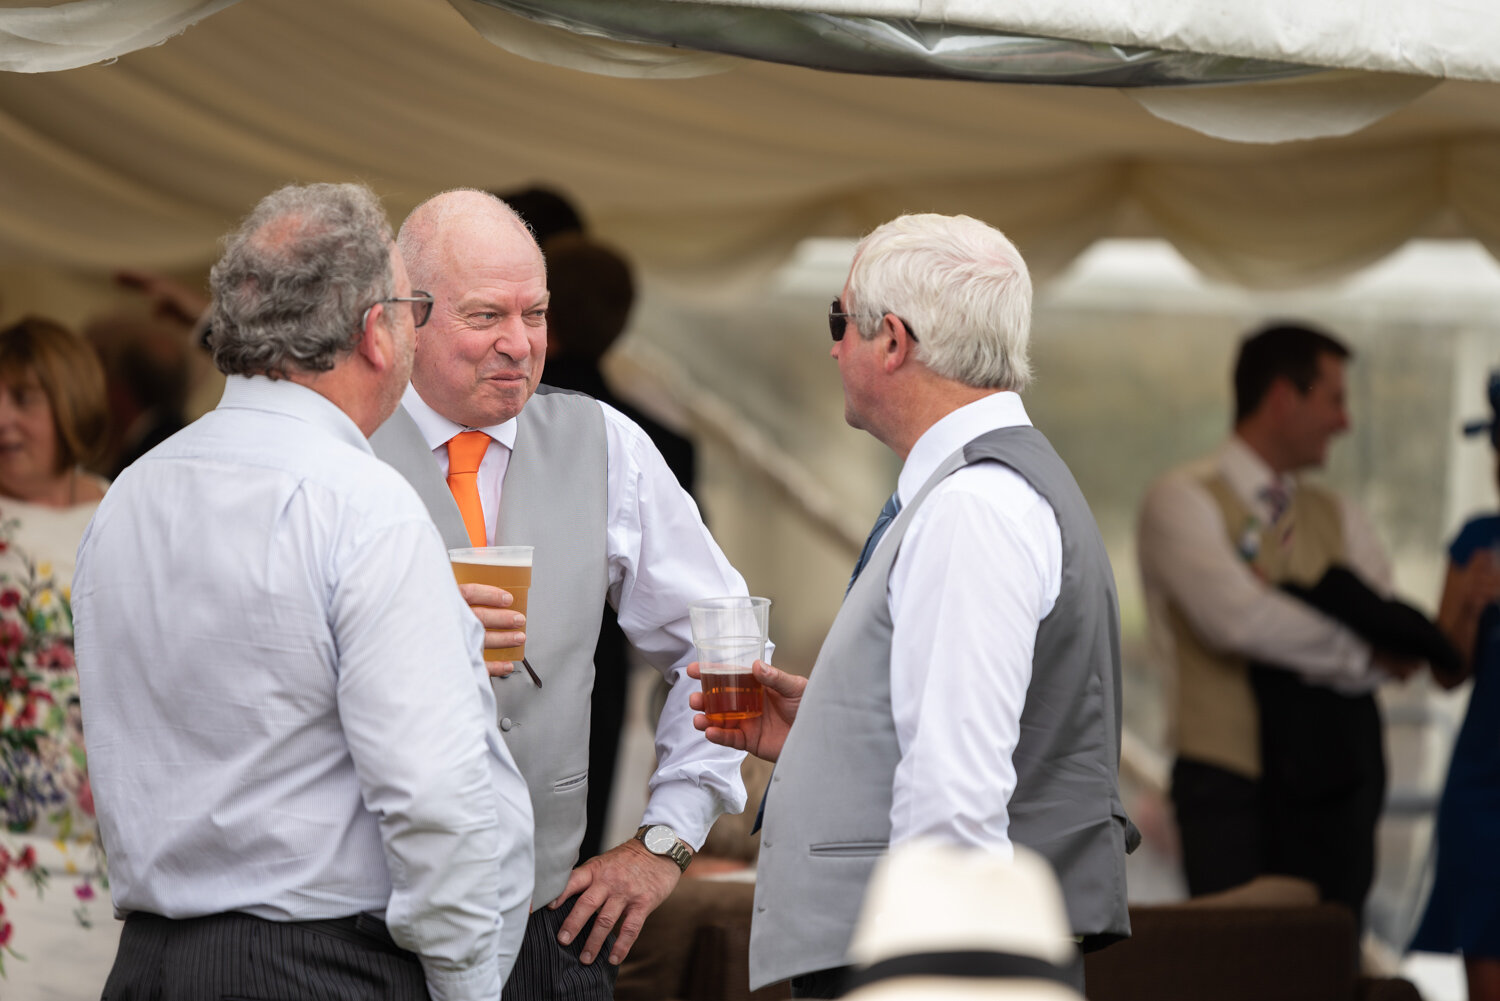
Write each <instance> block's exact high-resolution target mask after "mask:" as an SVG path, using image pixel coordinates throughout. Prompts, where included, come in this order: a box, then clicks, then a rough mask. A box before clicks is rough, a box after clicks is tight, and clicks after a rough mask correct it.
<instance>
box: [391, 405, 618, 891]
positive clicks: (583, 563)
mask: <svg viewBox="0 0 1500 1001" xmlns="http://www.w3.org/2000/svg"><path fill="white" fill-rule="evenodd" d="M370 444H371V445H372V446H373V447H374V449H375V454H376V455H377V456H379V457H380V458H382V459H384V460H385V461H386V462H388V463H390V464H391V465H392V466H394V467H395V468H396V469H397V471H398V472H400V473H401V474H402V475H403V476H405V477H406V478H407V480H409V481H410V482H411V484H412V486H414V487H415V488H416V490H417V494H418V495H419V496H420V497H421V498H422V501H423V503H424V504H426V505H427V510H428V512H429V513H430V514H431V515H432V520H433V522H434V523H435V524H436V525H437V527H438V530H439V531H440V532H441V533H442V535H443V541H444V542H446V543H447V544H448V546H449V547H450V548H455V549H456V548H463V547H466V546H468V545H469V537H468V533H467V532H466V531H465V530H464V524H463V518H462V516H460V515H459V513H458V505H457V504H456V503H455V502H454V500H453V495H452V494H451V493H450V492H449V490H448V484H447V481H446V480H445V479H444V477H443V476H442V474H441V473H440V472H439V469H438V465H437V463H436V462H435V461H434V460H433V457H432V450H431V449H429V448H428V447H427V443H426V441H425V440H423V438H422V433H421V431H419V430H418V429H417V426H416V423H415V422H414V421H412V419H411V416H410V415H409V414H407V412H406V410H405V409H404V408H398V409H397V410H396V413H395V414H394V415H393V416H392V417H391V419H390V420H388V421H386V422H385V424H384V425H382V426H381V428H380V429H379V430H378V431H376V432H375V434H374V435H372V436H371V437H370ZM608 465H609V456H608V450H607V447H606V444H605V437H604V415H603V412H602V411H601V410H600V409H599V404H598V402H597V401H595V400H593V399H592V398H590V397H587V396H583V395H580V394H574V393H569V392H565V391H559V390H555V389H551V388H550V387H547V386H542V387H539V388H538V390H537V392H536V393H535V394H534V395H533V396H532V397H531V399H530V400H528V401H527V403H526V406H525V408H524V409H523V410H522V411H521V414H520V416H519V417H518V418H517V419H516V444H515V449H514V450H513V451H512V453H511V457H510V464H509V466H508V467H507V468H506V471H505V483H504V486H503V487H502V489H501V498H500V500H501V503H500V513H499V516H498V517H497V518H496V520H495V533H494V536H495V541H496V543H497V544H499V545H520V546H533V547H535V550H536V552H535V554H534V559H533V564H534V565H533V568H532V576H531V591H530V594H529V596H528V604H527V610H526V659H527V660H528V661H529V662H530V663H531V665H532V667H534V668H535V669H536V672H537V674H538V675H540V676H541V679H542V687H541V688H540V689H538V688H536V687H535V686H534V685H533V684H532V683H531V679H530V678H529V677H527V675H526V672H525V671H516V672H515V673H514V674H512V675H510V676H509V677H507V678H495V679H492V681H491V684H492V685H493V686H494V689H495V702H496V704H497V706H498V708H499V723H500V729H501V731H502V732H503V733H504V736H505V743H506V746H508V747H509V748H510V753H511V754H512V755H513V756H514V757H515V759H516V765H517V766H518V767H519V768H520V769H521V774H522V775H523V776H525V778H526V785H527V787H528V789H530V791H531V806H532V810H533V811H534V812H535V814H536V890H535V892H534V895H533V897H532V900H533V902H534V904H535V905H536V906H542V905H543V904H545V903H547V902H549V901H551V900H552V899H553V898H554V897H556V896H557V895H558V894H559V893H561V892H562V890H563V887H564V886H565V885H566V884H567V881H568V873H569V871H570V870H571V869H572V868H573V866H574V865H575V864H576V863H577V862H578V845H579V843H580V842H581V841H582V840H583V828H584V824H585V822H586V819H587V818H586V815H585V801H586V799H587V794H588V759H589V697H590V693H591V692H592V691H593V689H594V645H595V643H596V642H597V640H598V638H599V620H600V614H601V612H602V611H603V609H604V603H605V594H606V591H607V590H608V586H609V572H608V566H607V557H606V551H605V544H604V532H605V521H606V518H607V511H606V506H607V503H608V483H607V475H608Z"/></svg>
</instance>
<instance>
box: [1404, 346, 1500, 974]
mask: <svg viewBox="0 0 1500 1001" xmlns="http://www.w3.org/2000/svg"><path fill="white" fill-rule="evenodd" d="M1490 405H1491V407H1493V408H1495V410H1496V413H1497V416H1500V372H1497V373H1495V374H1494V375H1492V376H1491V377H1490ZM1465 430H1466V431H1468V432H1469V433H1477V432H1480V431H1488V432H1489V433H1490V441H1491V444H1493V445H1494V446H1495V448H1496V452H1497V454H1500V421H1496V420H1492V421H1489V422H1480V423H1478V424H1475V425H1470V426H1469V428H1466V429H1465ZM1448 559H1449V563H1448V576H1447V580H1446V582H1445V583H1444V585H1443V598H1442V602H1441V604H1440V606H1439V610H1438V625H1439V626H1441V627H1442V628H1443V631H1444V632H1446V633H1447V634H1448V638H1449V639H1450V640H1451V641H1452V642H1453V645H1454V646H1455V647H1456V648H1457V649H1458V652H1459V655H1460V659H1461V661H1462V664H1463V668H1464V669H1463V672H1462V673H1461V674H1458V675H1455V676H1453V677H1438V678H1437V681H1438V682H1439V683H1440V684H1442V685H1443V686H1444V687H1446V688H1453V687H1455V686H1457V685H1459V684H1462V683H1463V681H1464V680H1465V679H1466V678H1469V677H1472V678H1473V679H1474V689H1473V691H1472V692H1471V693H1470V695H1469V709H1468V712H1467V714H1466V715H1465V716H1464V723H1463V727H1462V729H1460V731H1459V734H1458V740H1457V741H1456V742H1455V743H1454V745H1453V760H1452V763H1451V764H1450V765H1449V766H1448V781H1447V783H1446V784H1445V785H1444V787H1443V798H1442V801H1441V803H1440V804H1439V806H1438V816H1437V835H1436V837H1437V874H1436V877H1435V878H1434V880H1433V887H1432V896H1431V897H1430V898H1429V899H1428V902H1427V912H1426V914H1425V915H1423V918H1422V924H1421V926H1420V927H1419V928H1418V930H1417V935H1416V938H1415V939H1414V940H1413V941H1412V946H1411V947H1412V948H1413V949H1418V950H1421V951H1424V952H1459V953H1462V954H1463V957H1464V967H1465V970H1466V972H1467V974H1468V982H1469V1001H1500V603H1497V602H1500V515H1486V516H1484V517H1479V518H1475V519H1473V520H1472V521H1470V522H1469V523H1468V524H1467V525H1465V526H1464V527H1463V530H1462V531H1460V532H1459V533H1458V537H1457V538H1456V539H1454V540H1453V543H1452V545H1451V546H1449V549H1448Z"/></svg>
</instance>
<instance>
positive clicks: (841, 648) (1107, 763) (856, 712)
mask: <svg viewBox="0 0 1500 1001" xmlns="http://www.w3.org/2000/svg"><path fill="white" fill-rule="evenodd" d="M985 460H993V461H997V462H1002V463H1004V464H1006V465H1008V466H1010V467H1011V468H1013V469H1014V470H1016V472H1018V473H1019V474H1020V475H1021V476H1022V477H1024V478H1025V479H1026V480H1027V482H1029V483H1030V484H1031V485H1032V487H1034V488H1035V489H1036V491H1037V492H1038V493H1040V494H1041V495H1042V496H1043V497H1044V498H1045V499H1046V500H1047V502H1048V503H1049V504H1051V505H1052V510H1053V511H1054V512H1055V513H1056V515H1057V522H1058V526H1059V528H1060V530H1061V534H1062V582H1061V588H1060V591H1059V594H1058V598H1057V603H1056V605H1055V606H1054V607H1053V609H1052V612H1051V613H1050V614H1049V615H1048V616H1047V617H1046V619H1044V620H1043V621H1042V622H1041V624H1040V626H1039V627H1038V629H1037V639H1036V651H1035V655H1034V658H1033V662H1032V679H1031V685H1030V687H1029V688H1028V689H1027V692H1026V704H1025V706H1024V708H1023V709H1022V711H1021V737H1020V742H1019V744H1018V745H1017V747H1016V750H1015V753H1014V755H1013V759H1012V760H1013V762H1014V764H1015V769H1016V779H1017V784H1016V789H1015V792H1014V794H1013V795H1012V796H1011V799H1010V804H1009V810H1010V837H1011V839H1012V840H1013V841H1014V842H1016V843H1018V844H1024V845H1027V846H1029V847H1031V848H1034V849H1036V850H1037V851H1039V852H1040V853H1041V854H1042V855H1044V856H1046V857H1047V859H1048V861H1050V862H1051V863H1052V866H1053V868H1054V869H1055V870H1056V871H1057V874H1058V877H1059V879H1060V881H1061V882H1062V889H1063V896H1064V898H1065V899H1066V901H1067V908H1068V918H1069V921H1070V922H1071V924H1072V927H1073V931H1074V933H1075V934H1078V935H1082V936H1085V948H1088V947H1089V946H1091V945H1097V944H1103V943H1104V942H1106V941H1111V940H1113V939H1114V938H1118V937H1121V936H1125V935H1128V934H1129V933H1130V921H1129V916H1128V914H1127V912H1126V903H1125V853H1126V850H1127V847H1126V842H1127V839H1128V838H1129V839H1138V835H1136V833H1135V830H1134V828H1133V827H1132V826H1131V825H1130V823H1129V821H1128V820H1127V819H1126V817H1125V810H1124V808H1123V806H1122V805H1121V803H1120V797H1119V791H1118V782H1117V775H1118V771H1119V760H1120V641H1119V637H1120V627H1119V610H1118V606H1117V602H1116V599H1115V582H1114V574H1113V572H1112V571H1111V570H1110V566H1109V558H1108V556H1107V555H1106V554H1105V551H1104V543H1103V541H1102V540H1101V539H1100V537H1099V529H1098V527H1097V526H1096V525H1095V523H1094V519H1093V515H1092V514H1091V513H1090V512H1089V508H1088V504H1087V502H1086V501H1085V500H1084V499H1083V495H1082V493H1081V492H1080V491H1079V489H1078V485H1077V484H1076V483H1075V482H1074V480H1073V476H1072V474H1071V473H1070V472H1068V469H1067V467H1066V466H1065V465H1064V464H1063V462H1062V460H1061V459H1060V458H1058V456H1057V453H1056V452H1054V451H1053V450H1052V446H1051V445H1049V444H1048V443H1047V440H1046V438H1044V437H1043V436H1042V435H1041V433H1040V432H1038V431H1037V430H1036V429H1034V428H1031V427H1016V428H1003V429H1001V430H997V431H991V432H989V433H987V434H985V435H982V436H980V437H978V438H976V439H974V440H973V441H971V442H970V443H969V444H968V445H966V446H965V447H964V448H963V449H961V450H959V451H958V452H955V453H954V454H953V455H952V456H950V457H949V458H948V459H947V460H945V461H944V462H943V464H942V465H941V466H939V467H938V469H937V471H936V472H934V473H933V475H932V477H931V478H930V479H929V480H928V481H927V483H925V484H924V485H923V486H922V489H921V490H920V491H919V492H918V493H917V495H916V496H915V497H914V498H913V499H912V501H911V503H910V504H908V505H906V506H905V507H904V508H902V510H901V512H900V514H898V515H897V516H896V519H895V520H894V521H893V522H892V523H891V526H890V528H889V529H888V530H887V532H886V538H885V539H884V540H883V541H882V542H881V544H880V546H879V547H878V548H877V549H876V551H875V553H874V555H873V556H872V558H871V559H870V562H869V564H868V565H866V567H865V568H864V571H863V572H862V573H861V574H860V575H859V578H858V579H857V580H856V581H855V582H854V586H853V588H851V589H850V591H849V594H848V596H847V597H846V598H845V599H844V604H843V607H842V608H840V609H839V614H838V615H837V617H835V619H834V621H833V625H832V627H830V629H829V631H828V638H827V639H826V640H824V642H823V648H822V650H821V651H820V652H819V654H818V659H817V663H816V664H815V665H814V666H813V671H812V675H811V680H810V682H809V684H808V687H807V691H806V693H805V694H804V696H803V698H802V705H801V708H800V710H799V711H798V714H797V722H796V725H795V726H793V727H792V730H791V732H790V734H788V737H787V741H786V745H785V747H784V748H783V749H782V752H781V756H780V759H779V760H778V761H777V763H776V771H775V773H774V775H773V776H772V780H771V786H770V789H769V790H768V791H767V793H766V804H765V805H766V812H765V822H764V825H763V827H762V829H761V847H760V864H759V873H758V875H757V878H756V886H755V915H754V923H753V924H752V927H751V935H750V987H751V989H752V990H754V989H758V988H760V987H762V986H765V985H766V984H769V983H774V982H775V981H778V980H784V979H786V978H788V977H793V976H797V975H799V974H803V973H810V972H813V971H816V970H824V969H829V968H832V967H837V966H842V965H844V964H845V963H846V962H847V958H846V956H845V953H846V951H847V949H848V946H849V939H850V936H851V934H852V933H853V931H854V923H855V920H856V918H857V917H858V915H859V908H860V904H861V902H862V901H863V899H864V892H865V884H866V883H867V882H868V880H869V877H870V872H871V870H872V869H873V868H874V865H875V862H876V859H877V858H879V856H880V855H881V854H882V853H883V852H884V851H885V850H886V848H887V846H888V845H889V842H890V833H891V821H890V811H891V800H892V789H891V782H892V778H893V776H894V775H895V772H896V765H897V763H898V761H899V759H900V750H899V748H898V745H897V740H896V728H895V723H894V722H893V721H892V718H891V672H890V663H891V630H892V626H891V617H890V609H889V607H888V605H887V601H886V584H887V578H888V577H889V576H890V571H891V565H892V563H893V562H894V561H895V558H896V554H897V552H898V551H899V549H900V546H901V540H902V537H903V536H904V535H905V534H906V529H907V526H908V525H909V524H910V523H911V518H912V515H913V513H914V512H915V511H916V510H917V508H919V507H920V506H921V505H922V502H923V501H924V500H925V499H926V497H927V495H928V494H929V493H930V492H931V491H932V488H933V487H934V486H936V485H937V484H938V482H940V481H941V480H942V479H943V478H945V477H946V476H948V475H950V474H951V473H953V472H954V471H956V470H958V469H961V468H962V467H964V466H966V465H969V464H971V463H974V462H980V461H985ZM940 666H941V665H939V667H940ZM1130 847H1131V848H1134V844H1133V843H1132V844H1131V845H1130ZM1096 937H1097V938H1096ZM1090 939H1093V940H1092V941H1090Z"/></svg>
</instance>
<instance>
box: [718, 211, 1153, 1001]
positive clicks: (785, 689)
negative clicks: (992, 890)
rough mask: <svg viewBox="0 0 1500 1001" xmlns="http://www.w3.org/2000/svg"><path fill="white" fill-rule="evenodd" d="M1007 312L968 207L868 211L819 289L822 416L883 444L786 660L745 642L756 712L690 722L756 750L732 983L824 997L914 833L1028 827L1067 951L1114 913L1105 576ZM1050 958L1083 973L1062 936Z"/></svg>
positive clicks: (1019, 838)
mask: <svg viewBox="0 0 1500 1001" xmlns="http://www.w3.org/2000/svg"><path fill="white" fill-rule="evenodd" d="M1030 320H1031V282H1030V277H1029V275H1028V273H1027V270H1026V265H1025V262H1024V261H1023V260H1022V259H1021V256H1020V254H1019V253H1018V252H1017V251H1016V249H1015V247H1014V246H1013V245H1012V244H1011V242H1010V241H1009V240H1007V239H1006V238H1005V236H1004V235H1003V234H1001V233H1000V232H999V231H998V230H995V229H993V228H991V227H989V226H987V225H985V224H984V223H982V222H979V221H978V220H976V219H971V218H968V217H966V216H940V215H914V216H903V217H901V218H899V219H896V220H893V221H892V222H889V223H886V224H885V225H883V226H881V227H880V228H879V229H877V230H875V231H874V232H873V233H871V234H870V235H869V236H867V237H866V238H865V239H864V240H863V241H862V242H861V243H860V245H859V247H858V249H857V250H856V251H855V257H854V263H853V266H852V268H851V270H850V274H849V278H848V281H847V282H846V283H845V285H844V288H843V291H842V292H841V294H840V295H839V297H838V298H837V299H836V300H834V302H833V305H832V306H831V307H830V310H829V327H830V332H831V334H832V336H833V341H834V344H833V350H832V354H833V358H834V360H835V361H836V362H837V364H838V367H839V375H840V377H841V379H842V381H843V386H844V416H845V419H846V420H847V421H848V422H849V424H851V425H852V426H854V427H856V428H859V429H861V430H864V431H867V432H868V433H870V434H871V435H873V436H874V437H875V438H877V439H878V440H880V441H881V442H882V443H884V444H885V445H886V446H887V447H889V448H890V449H891V450H892V451H894V452H895V453H896V454H897V455H899V456H900V457H901V458H902V460H903V463H904V465H903V467H902V470H901V475H900V478H899V480H898V482H897V488H896V492H895V493H894V494H892V496H891V498H890V499H889V500H888V501H887V502H886V505H885V508H884V509H883V510H882V511H881V516H880V518H879V519H878V520H877V522H876V525H875V528H874V530H873V531H872V532H871V535H870V539H869V541H868V542H867V543H866V545H865V549H864V552H863V553H862V554H861V556H860V559H859V562H858V564H856V567H855V570H854V575H853V577H852V578H851V580H850V584H849V589H848V592H847V594H846V595H845V598H844V604H843V606H842V608H841V609H840V610H839V614H838V616H837V617H836V618H835V619H834V622H833V625H832V627H831V628H830V630H829V633H828V637H827V639H826V640H825V641H824V643H823V648H822V651H821V652H820V653H819V655H818V659H817V662H816V663H815V665H814V667H813V670H812V672H811V675H810V677H809V678H808V679H802V678H798V677H796V676H793V675H788V674H785V673H783V672H780V671H777V670H776V669H774V668H771V667H769V666H766V665H763V664H757V665H756V672H757V675H758V676H759V677H760V678H761V680H762V681H763V682H764V683H765V684H766V686H767V688H768V692H767V712H766V714H765V715H764V716H763V717H761V719H760V720H758V721H746V722H745V723H743V724H741V728H740V729H721V728H718V727H711V726H709V724H708V720H707V718H706V717H704V716H702V715H701V714H700V715H699V716H698V717H696V719H695V723H696V725H697V726H698V727H699V728H700V729H703V730H705V731H706V733H707V736H708V739H709V740H710V741H711V742H713V743H717V744H722V745H725V746H731V747H736V748H744V749H747V750H749V751H750V752H751V753H754V754H757V755H759V756H760V757H763V758H766V759H768V760H772V761H775V762H776V771H775V774H774V776H773V778H772V781H771V785H770V788H769V789H768V790H767V793H766V799H765V804H764V809H765V815H764V826H763V828H762V831H761V851H760V863H759V874H758V877H757V880H756V891H755V916H754V924H753V927H752V932H751V941H750V986H751V988H752V989H756V988H760V987H763V986H765V985H767V984H770V983H774V982H776V981H781V980H787V979H791V981H792V993H793V995H794V996H800V997H837V996H838V995H839V994H841V993H842V992H843V991H844V990H845V989H846V988H847V987H848V986H849V971H848V969H847V968H846V967H845V965H844V964H845V962H846V959H845V954H846V950H847V948H848V945H849V939H850V934H851V932H852V930H853V928H854V923H855V919H856V917H857V915H858V911H859V906H860V902H861V900H862V898H863V895H864V891H865V885H866V883H867V881H868V879H869V877H870V873H871V870H872V868H873V867H874V864H875V861H876V859H877V858H878V857H879V856H880V855H881V854H882V853H883V852H884V851H885V850H886V849H887V848H888V847H889V846H890V845H892V844H896V843H900V842H903V841H907V840H911V839H915V838H937V839H940V840H943V841H948V842H952V843H956V844H962V845H974V846H979V847H984V848H988V849H991V850H993V851H996V852H1000V853H1009V852H1010V851H1011V846H1012V844H1023V845H1026V846H1028V847H1030V848H1033V849H1035V850H1036V851H1038V852H1040V853H1041V854H1042V855H1043V856H1044V857H1045V858H1047V860H1048V861H1049V862H1050V863H1051V864H1052V866H1053V868H1054V869H1055V870H1056V871H1057V875H1058V879H1059V880H1060V882H1061V884H1062V888H1063V894H1064V897H1065V899H1066V902H1067V909H1068V917H1069V920H1070V922H1071V924H1072V928H1073V932H1074V934H1075V935H1077V936H1078V938H1079V942H1080V945H1081V946H1082V949H1084V950H1088V949H1091V948H1096V947H1099V946H1102V945H1105V944H1107V943H1109V942H1111V941H1114V940H1116V939H1118V938H1121V937H1123V936H1125V935H1128V934H1129V931H1130V925H1129V918H1128V915H1127V912H1126V902H1125V854H1126V852H1127V850H1129V849H1130V848H1133V847H1134V843H1135V841H1137V840H1138V839H1139V835H1138V834H1137V833H1136V831H1135V829H1134V827H1133V826H1132V825H1131V824H1130V822H1129V820H1128V819H1127V818H1126V816H1125V811H1124V808H1123V807H1122V806H1121V803H1120V797H1119V791H1118V781H1117V773H1118V769H1119V754H1120V630H1119V614H1118V609H1117V603H1116V598H1115V584H1114V576H1113V573H1112V571H1111V569H1110V565H1109V559H1108V557H1107V556H1106V555H1105V551H1104V544H1103V542H1102V541H1101V539H1100V537H1099V530H1098V528H1097V527H1096V525H1095V523H1094V519H1093V516H1092V515H1091V514H1090V512H1089V508H1088V504H1087V503H1086V502H1085V500H1084V498H1083V495H1082V494H1081V493H1080V491H1079V489H1078V485H1077V484H1076V483H1075V482H1074V480H1073V477H1072V475H1071V474H1070V473H1069V471H1068V468H1067V466H1065V465H1064V464H1063V462H1062V460H1061V459H1060V458H1058V456H1057V453H1056V452H1055V451H1053V449H1052V446H1051V445H1049V444H1048V442H1047V439H1046V438H1044V437H1043V436H1042V434H1041V433H1040V432H1038V431H1037V430H1036V429H1035V428H1034V427H1033V426H1032V425H1031V421H1030V419H1029V418H1028V417H1027V415H1026V410H1025V408H1024V407H1023V406H1022V403H1021V398H1020V396H1019V395H1018V392H1019V391H1020V390H1021V389H1023V388H1024V387H1025V386H1026V384H1027V382H1028V380H1029V378H1030V367H1029V363H1028V361H1027V342H1028V337H1029V329H1030ZM695 671H696V668H693V669H692V670H690V672H689V673H694V672H695ZM701 702H702V699H701V696H699V697H696V698H695V699H694V705H695V707H699V708H701ZM794 724H795V725H794ZM935 962H936V961H935ZM939 965H940V964H939ZM933 972H941V970H940V969H936V968H935V969H934V971H933ZM1052 975H1054V976H1055V977H1056V979H1059V980H1062V981H1065V982H1070V983H1073V984H1074V985H1075V986H1078V987H1080V988H1081V986H1082V977H1083V975H1082V962H1081V956H1079V957H1075V958H1074V960H1073V961H1072V962H1070V963H1069V964H1067V966H1066V967H1061V968H1058V969H1056V970H1054V971H1052Z"/></svg>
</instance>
